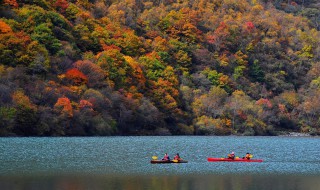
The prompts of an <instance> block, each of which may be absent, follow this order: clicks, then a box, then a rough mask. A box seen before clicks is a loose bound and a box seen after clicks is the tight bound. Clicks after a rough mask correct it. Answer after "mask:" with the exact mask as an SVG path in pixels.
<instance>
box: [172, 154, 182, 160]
mask: <svg viewBox="0 0 320 190" xmlns="http://www.w3.org/2000/svg"><path fill="white" fill-rule="evenodd" d="M173 159H174V160H181V158H180V156H179V153H177V154H176V155H175V156H174V158H173Z"/></svg>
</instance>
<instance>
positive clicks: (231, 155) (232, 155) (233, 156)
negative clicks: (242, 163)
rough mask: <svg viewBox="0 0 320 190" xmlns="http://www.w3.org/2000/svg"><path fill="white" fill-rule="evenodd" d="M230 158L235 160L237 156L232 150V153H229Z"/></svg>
mask: <svg viewBox="0 0 320 190" xmlns="http://www.w3.org/2000/svg"><path fill="white" fill-rule="evenodd" d="M228 158H229V159H232V160H234V158H235V154H234V152H231V154H228Z"/></svg>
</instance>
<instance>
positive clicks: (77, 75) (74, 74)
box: [65, 68, 88, 85]
mask: <svg viewBox="0 0 320 190" xmlns="http://www.w3.org/2000/svg"><path fill="white" fill-rule="evenodd" d="M65 76H66V78H67V79H68V80H70V81H72V83H73V84H74V85H82V84H86V83H87V82H88V77H87V76H85V75H84V74H83V73H82V72H81V71H79V70H78V69H76V68H73V69H70V70H68V71H67V72H66V74H65Z"/></svg>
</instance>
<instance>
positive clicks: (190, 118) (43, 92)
mask: <svg viewBox="0 0 320 190" xmlns="http://www.w3.org/2000/svg"><path fill="white" fill-rule="evenodd" d="M0 6H1V7H0V135H1V136H16V135H17V136H92V135H169V134H173V135H185V134H186V135H192V134H196V135H230V134H238V135H276V134H278V133H279V131H295V132H304V133H310V134H313V135H317V134H320V35H319V34H320V33H319V30H320V3H319V2H318V1H317V0H297V1H291V0H290V1H281V0H273V1H272V0H261V1H259V0H190V1H182V0H161V1H160V0H154V1H147V0H0Z"/></svg>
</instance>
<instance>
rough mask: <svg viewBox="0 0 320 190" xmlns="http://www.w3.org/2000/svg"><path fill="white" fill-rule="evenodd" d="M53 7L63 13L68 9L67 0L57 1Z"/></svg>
mask: <svg viewBox="0 0 320 190" xmlns="http://www.w3.org/2000/svg"><path fill="white" fill-rule="evenodd" d="M54 6H55V7H56V8H57V9H58V11H60V12H61V13H64V12H65V11H66V9H67V8H68V7H69V3H68V1H67V0H57V1H56V2H55V3H54Z"/></svg>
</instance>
